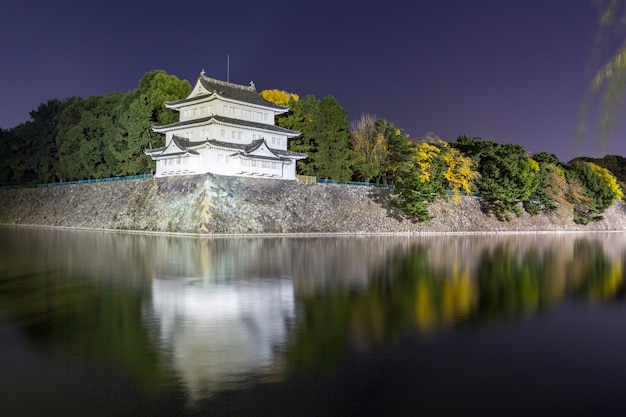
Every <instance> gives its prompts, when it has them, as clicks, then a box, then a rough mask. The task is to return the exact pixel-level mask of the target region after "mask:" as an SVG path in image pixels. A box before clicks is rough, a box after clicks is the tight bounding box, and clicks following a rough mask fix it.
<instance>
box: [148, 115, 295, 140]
mask: <svg viewBox="0 0 626 417" xmlns="http://www.w3.org/2000/svg"><path fill="white" fill-rule="evenodd" d="M211 119H215V120H216V121H218V122H221V123H228V124H231V125H236V126H242V127H249V128H253V129H261V130H269V131H272V132H277V133H283V134H286V135H298V134H299V133H300V132H298V131H297V130H290V129H285V128H284V127H280V126H276V125H268V124H265V123H258V122H251V121H248V120H241V119H233V118H231V117H223V116H215V115H213V116H207V117H201V118H199V119H191V120H185V121H182V122H176V123H170V124H169V125H163V126H154V128H155V129H164V128H173V127H184V126H189V125H193V124H197V123H205V122H208V121H210V120H211Z"/></svg>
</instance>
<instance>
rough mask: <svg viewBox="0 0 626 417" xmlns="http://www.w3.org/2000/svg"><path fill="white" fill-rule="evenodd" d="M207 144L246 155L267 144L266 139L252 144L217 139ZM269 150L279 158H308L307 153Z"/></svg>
mask: <svg viewBox="0 0 626 417" xmlns="http://www.w3.org/2000/svg"><path fill="white" fill-rule="evenodd" d="M207 142H208V143H210V144H211V145H213V146H217V147H220V148H227V149H233V150H237V151H241V152H244V153H245V154H247V153H249V152H254V151H255V150H256V149H258V147H259V146H261V145H262V144H263V142H265V139H257V140H255V141H253V142H252V143H249V144H244V143H232V142H222V141H219V140H215V139H211V140H208V141H207ZM268 148H269V147H268ZM269 150H270V151H272V153H274V154H276V155H277V156H281V157H284V158H290V159H291V158H298V159H302V158H306V156H307V155H306V154H305V153H300V152H292V151H287V150H283V149H274V148H269ZM246 156H251V155H246ZM255 157H257V156H255Z"/></svg>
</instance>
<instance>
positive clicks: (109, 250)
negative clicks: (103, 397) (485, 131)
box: [0, 228, 626, 401]
mask: <svg viewBox="0 0 626 417" xmlns="http://www.w3.org/2000/svg"><path fill="white" fill-rule="evenodd" d="M0 235H1V237H2V239H0V317H2V318H3V320H4V321H5V322H6V323H10V324H11V328H17V330H16V331H14V333H11V335H12V336H11V337H24V338H25V339H24V340H25V341H26V342H27V343H28V344H29V345H32V346H34V347H37V349H43V351H45V352H48V353H47V354H51V355H53V357H58V358H59V362H60V363H71V364H72V366H76V364H77V363H85V364H98V366H104V367H105V368H107V369H119V370H121V371H120V372H121V373H123V374H125V375H126V374H127V375H128V377H129V378H130V380H131V381H133V384H135V385H136V386H138V387H141V390H144V391H146V392H148V393H149V395H150V396H154V395H155V394H154V393H155V392H159V393H161V394H158V395H164V394H162V393H163V392H171V391H176V390H177V389H179V388H180V387H182V389H183V391H184V393H185V394H184V396H185V398H189V399H191V400H192V401H196V400H200V399H203V398H207V397H210V396H211V395H213V394H215V393H217V392H220V391H223V390H233V389H243V388H244V387H246V386H253V385H255V384H259V383H275V382H278V381H282V382H281V383H288V381H289V380H290V378H291V376H292V375H294V374H296V373H297V374H300V373H302V372H304V373H307V372H312V371H315V372H325V370H331V369H337V368H338V367H340V366H341V364H342V363H344V361H346V360H350V359H346V357H347V356H348V357H356V358H369V357H370V356H371V355H374V354H380V353H381V352H386V351H387V350H388V349H393V348H394V346H397V345H398V344H401V343H403V341H406V340H407V339H411V338H412V337H416V336H418V337H420V338H424V337H426V338H430V339H435V338H437V337H439V336H441V335H446V334H454V332H468V331H469V332H471V331H473V329H488V328H490V327H491V326H493V325H494V324H497V325H511V324H513V325H514V324H515V323H517V322H519V321H522V320H524V319H525V318H527V317H529V316H534V315H540V314H548V313H549V312H550V311H552V310H554V309H558V308H560V306H561V305H563V302H564V301H565V300H567V301H568V302H570V301H571V302H574V303H580V304H583V305H587V304H590V303H591V304H593V303H606V302H615V301H618V300H621V299H623V297H624V284H623V267H622V257H623V255H624V253H625V250H626V235H624V234H620V233H607V234H591V235H589V236H582V235H574V234H571V235H567V234H563V235H556V234H550V235H520V236H515V235H498V236H495V235H484V236H420V237H319V238H296V237H289V238H220V239H197V238H188V237H174V236H149V235H132V234H123V233H119V234H118V233H104V232H84V231H61V230H38V229H28V228H0ZM0 324H1V323H0ZM0 327H1V326H0ZM3 352H4V351H2V350H0V360H3V363H4V362H6V361H5V360H4V359H6V358H4V357H2V355H7V353H3ZM37 352H38V351H37V350H36V351H34V352H32V353H30V354H31V355H37V354H38V353H37ZM12 371H13V372H19V367H18V366H16V367H14V369H12ZM0 384H2V385H0V389H2V388H4V384H8V382H6V381H3V380H0ZM168 395H169V394H168Z"/></svg>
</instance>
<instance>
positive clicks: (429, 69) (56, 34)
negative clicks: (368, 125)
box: [0, 0, 626, 161]
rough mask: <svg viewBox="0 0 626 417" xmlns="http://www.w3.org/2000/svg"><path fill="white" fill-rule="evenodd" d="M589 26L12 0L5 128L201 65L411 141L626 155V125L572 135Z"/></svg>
mask: <svg viewBox="0 0 626 417" xmlns="http://www.w3.org/2000/svg"><path fill="white" fill-rule="evenodd" d="M374 5H376V6H374ZM596 20H597V13H596V10H595V8H594V7H593V3H592V1H591V0H523V1H518V0H482V1H471V0H428V1H406V0H401V1H396V0H390V1H386V2H376V3H371V4H370V3H368V2H350V1H348V2H342V1H339V0H334V1H329V0H316V1H307V2H303V1H292V2H286V1H280V2H278V1H272V0H270V1H265V2H262V1H249V0H239V1H231V0H225V1H208V0H204V1H203V0H195V1H187V0H179V1H176V2H174V1H162V0H154V1H150V2H143V1H140V2H134V1H132V0H127V1H118V0H109V1H85V0H82V1H61V2H49V1H33V0H24V1H20V2H17V1H14V2H8V3H7V4H6V5H3V7H2V25H0V38H1V39H2V42H1V43H0V53H1V56H2V65H0V80H2V81H1V82H0V127H2V128H4V129H8V128H11V127H13V126H16V125H18V124H20V123H23V122H25V121H27V120H28V119H29V113H30V111H31V110H33V109H36V108H37V107H38V105H39V104H40V103H44V102H46V101H48V100H49V99H53V98H59V99H64V98H67V97H70V96H80V97H84V98H86V97H88V96H90V95H102V94H106V93H111V92H115V91H120V92H128V91H131V90H133V89H134V88H136V87H137V86H138V83H139V80H140V79H141V77H142V76H143V75H144V74H145V73H147V72H149V71H152V70H155V69H162V70H165V71H166V72H167V73H168V74H172V75H175V76H177V77H178V78H181V79H187V80H189V81H190V82H191V83H192V85H193V84H194V83H195V80H196V79H197V76H198V74H199V73H200V71H201V70H202V69H204V70H205V71H206V74H207V75H208V76H210V77H213V78H218V79H223V80H226V78H227V77H229V79H230V81H231V82H235V83H239V84H248V83H249V82H250V81H254V82H255V84H256V86H257V89H258V90H259V91H261V90H264V89H272V88H278V89H281V90H287V91H289V92H294V93H296V94H299V95H300V96H302V97H303V96H306V95H307V94H313V95H314V96H316V97H317V98H319V99H321V98H323V97H324V96H327V95H332V96H334V97H335V98H336V99H337V100H338V101H339V103H340V104H341V105H342V106H343V107H344V108H345V109H346V110H347V111H348V112H349V116H348V117H349V120H350V121H351V122H352V121H355V120H357V119H358V118H359V117H360V116H361V114H363V113H369V114H373V115H375V116H377V117H379V118H385V119H387V120H389V121H391V122H393V123H394V124H395V125H396V126H397V127H399V128H400V129H402V130H403V131H404V132H405V133H407V134H408V135H409V136H410V137H412V138H419V137H422V136H424V135H426V134H427V133H429V132H432V133H434V134H435V135H438V136H439V137H441V138H442V139H444V140H447V141H454V140H455V139H456V137H457V136H458V135H460V134H467V135H468V136H470V137H475V136H479V137H482V138H483V139H494V140H496V141H498V142H502V143H517V144H520V145H523V146H524V147H525V148H526V149H527V150H528V151H529V152H542V151H545V152H549V153H554V154H556V155H557V156H558V157H559V158H560V159H561V160H563V161H568V160H570V159H571V158H573V157H575V156H580V155H585V156H593V157H600V156H603V155H605V154H618V155H626V140H624V136H625V133H624V129H618V130H617V131H616V132H615V133H614V134H613V135H612V136H611V137H610V138H609V143H608V145H607V146H605V147H604V148H599V146H598V141H597V140H596V135H595V132H594V129H593V120H592V119H590V120H589V129H588V133H587V135H586V137H584V138H583V139H582V141H581V143H580V144H579V145H577V144H576V141H575V138H574V137H575V135H574V132H575V128H576V122H577V113H578V109H579V106H580V104H581V102H582V101H583V98H584V95H585V92H586V90H587V87H588V85H589V82H590V80H591V78H592V76H593V72H594V70H595V68H596V67H597V66H599V65H600V64H601V62H602V58H603V57H606V55H602V53H594V50H595V49H596V48H594V37H595V35H596ZM600 52H602V51H600ZM604 52H606V53H608V52H610V49H608V48H607V50H606V51H604ZM227 62H229V63H230V65H229V66H227ZM227 68H229V71H228V70H227Z"/></svg>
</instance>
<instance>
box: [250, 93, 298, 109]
mask: <svg viewBox="0 0 626 417" xmlns="http://www.w3.org/2000/svg"><path fill="white" fill-rule="evenodd" d="M260 95H261V97H263V98H264V99H265V100H267V101H271V102H272V103H276V104H279V105H281V106H286V105H288V104H289V102H290V101H291V100H293V101H298V100H299V99H300V97H299V96H298V95H297V94H294V93H288V92H286V91H283V90H263V91H261V93H260Z"/></svg>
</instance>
